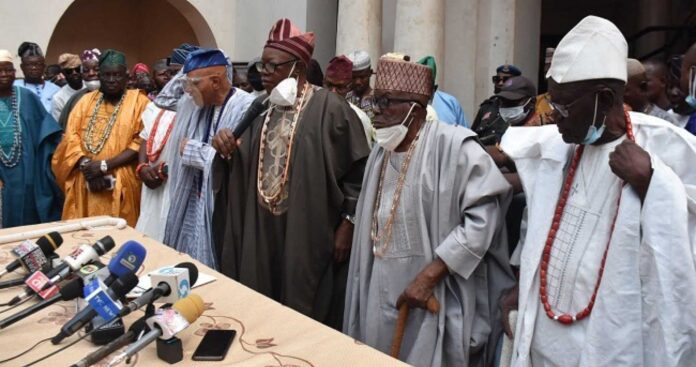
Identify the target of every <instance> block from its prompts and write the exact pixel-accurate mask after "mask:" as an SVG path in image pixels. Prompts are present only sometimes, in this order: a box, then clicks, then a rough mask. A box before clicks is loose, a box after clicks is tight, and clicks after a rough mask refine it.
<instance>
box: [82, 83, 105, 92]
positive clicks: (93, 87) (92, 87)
mask: <svg viewBox="0 0 696 367" xmlns="http://www.w3.org/2000/svg"><path fill="white" fill-rule="evenodd" d="M84 83H85V88H87V90H88V91H90V92H91V91H95V90H97V89H99V87H101V82H100V81H99V80H85V82H84Z"/></svg>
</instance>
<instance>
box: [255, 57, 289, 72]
mask: <svg viewBox="0 0 696 367" xmlns="http://www.w3.org/2000/svg"><path fill="white" fill-rule="evenodd" d="M297 61H298V59H294V60H288V61H285V62H281V63H278V64H275V63H272V62H263V61H259V62H257V63H256V64H254V66H255V67H256V70H257V71H258V72H259V73H261V72H263V71H264V70H265V71H266V72H267V73H275V71H276V68H277V67H278V66H282V65H285V64H289V63H291V62H297Z"/></svg>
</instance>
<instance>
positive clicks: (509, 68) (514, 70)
mask: <svg viewBox="0 0 696 367" xmlns="http://www.w3.org/2000/svg"><path fill="white" fill-rule="evenodd" d="M495 72H496V73H506V74H512V76H518V75H522V70H520V69H519V68H518V67H517V66H515V65H510V64H503V65H500V66H498V68H497V69H495Z"/></svg>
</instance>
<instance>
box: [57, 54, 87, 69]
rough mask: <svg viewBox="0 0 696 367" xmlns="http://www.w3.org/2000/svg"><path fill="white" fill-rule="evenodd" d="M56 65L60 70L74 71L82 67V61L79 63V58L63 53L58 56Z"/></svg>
mask: <svg viewBox="0 0 696 367" xmlns="http://www.w3.org/2000/svg"><path fill="white" fill-rule="evenodd" d="M58 65H60V67H61V69H74V68H76V67H78V66H80V65H82V61H80V56H77V55H75V54H68V53H65V54H62V55H60V56H58Z"/></svg>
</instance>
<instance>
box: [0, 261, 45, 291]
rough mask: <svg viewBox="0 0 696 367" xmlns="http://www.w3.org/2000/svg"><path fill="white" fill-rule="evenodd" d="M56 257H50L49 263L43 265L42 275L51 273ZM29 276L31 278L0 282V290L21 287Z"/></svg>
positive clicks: (26, 277)
mask: <svg viewBox="0 0 696 367" xmlns="http://www.w3.org/2000/svg"><path fill="white" fill-rule="evenodd" d="M57 257H58V256H57V255H56V254H53V255H51V258H50V259H49V261H48V262H47V263H46V264H44V266H43V267H42V270H41V271H42V272H44V273H46V272H49V271H51V269H53V264H52V261H53V258H57ZM32 274H33V273H32ZM30 276H31V274H30V275H27V276H25V277H22V278H15V279H10V280H5V281H2V282H0V289H5V288H12V287H17V286H20V285H23V284H24V283H25V282H26V281H27V279H29V277H30Z"/></svg>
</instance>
